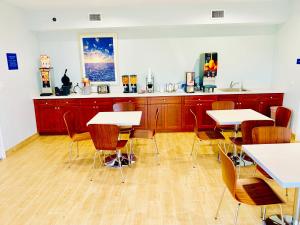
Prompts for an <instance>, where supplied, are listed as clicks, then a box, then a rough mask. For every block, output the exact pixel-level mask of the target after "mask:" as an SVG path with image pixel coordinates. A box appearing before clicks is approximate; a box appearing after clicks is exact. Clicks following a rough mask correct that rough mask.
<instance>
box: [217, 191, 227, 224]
mask: <svg viewBox="0 0 300 225" xmlns="http://www.w3.org/2000/svg"><path fill="white" fill-rule="evenodd" d="M225 191H226V187H224V190H223V192H222V195H221V199H220V202H219V205H218V208H217V212H216V216H215V219H216V220H217V219H218V216H219V211H220V208H221V204H222V201H223V198H224V195H225Z"/></svg>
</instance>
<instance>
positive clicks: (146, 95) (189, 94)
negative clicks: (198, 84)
mask: <svg viewBox="0 0 300 225" xmlns="http://www.w3.org/2000/svg"><path fill="white" fill-rule="evenodd" d="M270 93H274V94H275V93H284V92H283V91H280V90H267V89H266V90H250V91H237V92H225V91H221V90H218V89H215V91H214V92H195V93H186V92H183V91H178V92H154V93H144V94H138V93H117V92H116V93H108V94H98V93H91V94H89V95H82V94H70V95H68V96H55V95H51V96H36V97H34V98H33V99H72V98H75V99H76V98H118V97H119V98H122V97H124V98H126V97H128V98H130V97H131V98H136V97H160V96H162V97H164V96H195V95H196V96H197V95H230V94H231V95H236V94H270Z"/></svg>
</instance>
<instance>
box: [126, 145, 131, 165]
mask: <svg viewBox="0 0 300 225" xmlns="http://www.w3.org/2000/svg"><path fill="white" fill-rule="evenodd" d="M126 152H127V157H128V166H129V167H130V166H131V150H130V149H129V145H128V144H127V145H126Z"/></svg>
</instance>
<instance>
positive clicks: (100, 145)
mask: <svg viewBox="0 0 300 225" xmlns="http://www.w3.org/2000/svg"><path fill="white" fill-rule="evenodd" d="M88 128H89V131H90V134H91V137H92V140H93V142H94V145H95V148H96V149H97V150H116V148H117V144H118V137H119V130H120V129H119V127H118V126H117V125H110V124H91V125H89V126H88Z"/></svg>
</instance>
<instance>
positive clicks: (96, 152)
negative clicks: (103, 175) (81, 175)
mask: <svg viewBox="0 0 300 225" xmlns="http://www.w3.org/2000/svg"><path fill="white" fill-rule="evenodd" d="M97 154H98V150H96V151H95V154H94V163H93V168H94V169H96V167H95V165H96V156H97Z"/></svg>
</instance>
